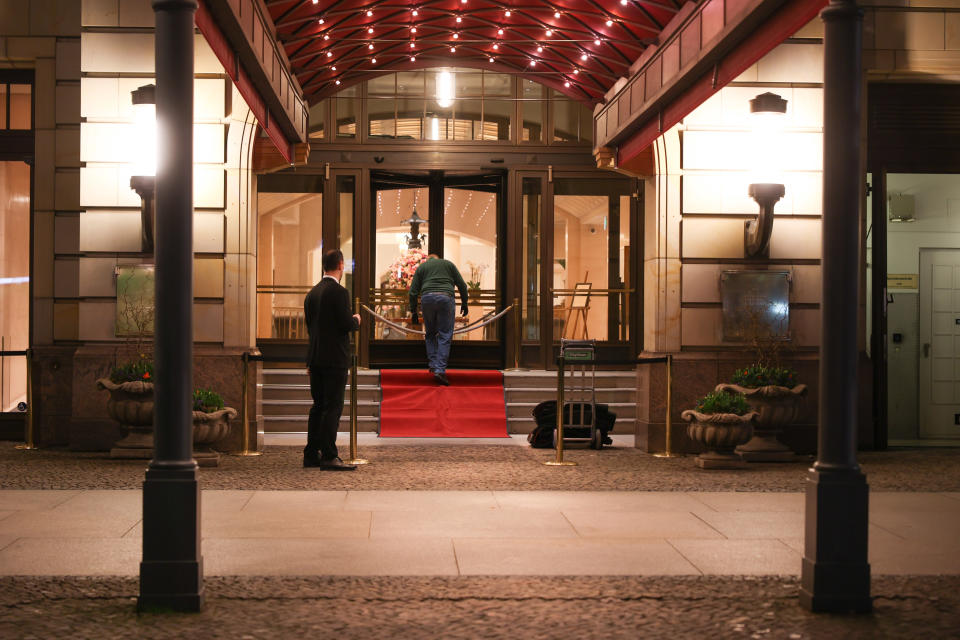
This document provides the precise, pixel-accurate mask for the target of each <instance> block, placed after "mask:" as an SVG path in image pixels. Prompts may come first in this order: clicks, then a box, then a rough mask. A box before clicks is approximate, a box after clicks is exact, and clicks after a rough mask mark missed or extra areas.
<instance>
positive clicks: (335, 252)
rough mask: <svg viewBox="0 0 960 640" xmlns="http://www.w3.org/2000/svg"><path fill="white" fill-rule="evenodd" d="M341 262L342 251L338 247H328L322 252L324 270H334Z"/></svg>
mask: <svg viewBox="0 0 960 640" xmlns="http://www.w3.org/2000/svg"><path fill="white" fill-rule="evenodd" d="M341 262H343V251H340V249H330V251H327V252H326V253H325V254H323V270H324V271H336V270H337V269H338V268H339V267H340V263H341Z"/></svg>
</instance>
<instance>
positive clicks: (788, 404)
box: [716, 383, 807, 462]
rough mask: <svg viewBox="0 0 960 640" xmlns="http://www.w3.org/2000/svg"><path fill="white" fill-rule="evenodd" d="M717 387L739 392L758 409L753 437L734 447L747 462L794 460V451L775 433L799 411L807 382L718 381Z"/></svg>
mask: <svg viewBox="0 0 960 640" xmlns="http://www.w3.org/2000/svg"><path fill="white" fill-rule="evenodd" d="M716 390H717V391H726V392H728V393H742V394H743V395H744V396H745V397H746V399H747V402H748V403H749V404H750V408H751V409H753V410H754V411H756V412H757V414H758V415H757V419H756V420H755V421H754V429H753V437H752V438H750V440H749V441H748V442H747V443H746V444H744V445H742V446H740V447H737V453H739V454H740V455H742V456H743V459H744V460H746V461H747V462H793V461H794V460H795V459H796V454H795V453H794V452H793V451H792V450H791V449H790V447H788V446H787V445H785V444H783V443H782V442H780V440H778V439H777V436H778V435H779V434H780V433H781V432H782V431H783V430H784V429H785V428H786V427H788V426H790V425H791V424H793V422H794V421H795V420H796V419H797V415H799V413H800V407H801V405H802V403H803V399H804V398H805V397H806V395H807V385H805V384H798V385H797V386H795V387H793V388H792V389H791V388H790V387H780V386H776V385H770V386H766V387H741V386H740V385H737V384H726V383H724V384H718V385H717V388H716Z"/></svg>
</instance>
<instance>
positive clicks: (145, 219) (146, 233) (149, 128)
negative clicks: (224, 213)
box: [130, 84, 157, 253]
mask: <svg viewBox="0 0 960 640" xmlns="http://www.w3.org/2000/svg"><path fill="white" fill-rule="evenodd" d="M130 96H131V102H132V103H133V135H132V139H131V141H130V142H131V144H130V149H131V152H132V154H133V157H132V159H131V163H132V165H133V173H132V175H131V176H130V188H131V189H133V190H134V191H136V192H137V195H138V196H140V223H141V225H140V226H141V234H140V251H142V252H144V253H152V252H153V224H154V220H153V218H154V216H153V207H154V195H155V193H156V175H157V114H156V112H157V108H156V107H157V97H156V96H157V87H156V85H152V84H148V85H144V86H142V87H137V88H136V89H135V90H133V91H131V92H130Z"/></svg>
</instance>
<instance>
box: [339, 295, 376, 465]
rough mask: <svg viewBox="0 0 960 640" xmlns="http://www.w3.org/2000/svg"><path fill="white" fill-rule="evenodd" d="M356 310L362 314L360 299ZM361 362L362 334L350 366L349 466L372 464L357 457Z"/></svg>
mask: <svg viewBox="0 0 960 640" xmlns="http://www.w3.org/2000/svg"><path fill="white" fill-rule="evenodd" d="M353 308H354V309H356V313H360V298H354V306H353ZM359 360H360V332H359V331H357V334H356V335H355V336H354V338H353V358H352V362H351V364H350V459H349V460H345V461H344V462H346V463H347V464H370V461H369V460H366V459H364V458H361V457H359V456H358V455H357V378H358V374H357V366H358V362H359Z"/></svg>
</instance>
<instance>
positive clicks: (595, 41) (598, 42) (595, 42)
mask: <svg viewBox="0 0 960 640" xmlns="http://www.w3.org/2000/svg"><path fill="white" fill-rule="evenodd" d="M593 44H595V45H597V46H599V45H600V38H597V39H596V40H594V41H593Z"/></svg>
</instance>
